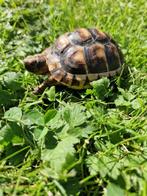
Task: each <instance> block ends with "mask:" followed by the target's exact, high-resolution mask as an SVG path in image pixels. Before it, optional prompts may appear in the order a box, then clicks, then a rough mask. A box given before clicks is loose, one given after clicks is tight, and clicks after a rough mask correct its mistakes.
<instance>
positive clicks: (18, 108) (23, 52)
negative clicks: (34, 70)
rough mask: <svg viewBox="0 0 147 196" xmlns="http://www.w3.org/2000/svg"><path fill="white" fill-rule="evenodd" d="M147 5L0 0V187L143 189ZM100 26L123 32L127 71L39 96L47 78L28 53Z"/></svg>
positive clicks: (65, 191) (22, 190)
mask: <svg viewBox="0 0 147 196" xmlns="http://www.w3.org/2000/svg"><path fill="white" fill-rule="evenodd" d="M146 10H147V4H146V1H145V0H138V1H136V0H130V1H125V0H121V1H112V0H99V1H98V0H79V1H76V0H71V1H67V0H62V1H54V0H50V1H49V0H42V1H31V0H26V1H24V0H19V1H18V0H10V1H4V0H0V15H1V17H0V54H1V55H0V105H1V107H0V117H1V120H0V195H107V196H111V195H113V196H114V195H116V196H118V195H122V196H123V195H124V196H125V195H129V196H135V195H137V196H146V195H147V120H146V111H147V106H146V105H147V75H146V71H147V69H146V68H147V64H146V63H147V61H146V52H147V50H146V39H145V35H146V34H147V32H146V28H145V27H146V24H145V21H146V19H147V17H146V16H147V13H146ZM95 26H97V27H100V28H101V29H102V30H103V31H106V32H108V33H109V34H111V35H112V36H113V38H114V39H115V40H117V42H118V43H119V45H120V46H121V48H122V50H123V53H124V55H125V64H126V65H127V66H128V67H129V68H128V70H129V73H128V75H127V76H126V75H125V74H124V75H123V76H121V77H116V78H115V79H114V80H113V82H111V81H110V80H109V79H107V78H102V79H101V80H98V81H96V82H94V83H93V84H92V86H93V88H92V89H88V90H86V91H82V92H75V91H72V90H70V89H67V88H55V87H51V88H48V89H46V91H45V92H44V93H43V94H42V95H41V96H36V95H33V93H32V89H33V87H35V86H36V85H37V84H39V83H40V82H41V81H42V80H43V77H40V76H35V75H33V74H30V73H28V72H27V71H26V70H25V69H24V66H23V63H22V60H23V59H24V57H26V56H27V55H29V54H35V53H39V52H41V51H42V50H43V49H44V48H46V47H48V46H49V45H50V44H51V43H53V42H54V40H55V39H56V37H57V36H59V35H60V34H62V33H64V32H67V31H72V30H73V29H75V28H77V27H95ZM111 83H116V84H117V88H114V87H113V85H112V84H111Z"/></svg>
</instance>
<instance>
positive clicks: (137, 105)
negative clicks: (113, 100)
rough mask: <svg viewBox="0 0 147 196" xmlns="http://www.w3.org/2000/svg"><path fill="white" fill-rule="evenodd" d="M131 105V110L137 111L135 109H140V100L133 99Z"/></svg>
mask: <svg viewBox="0 0 147 196" xmlns="http://www.w3.org/2000/svg"><path fill="white" fill-rule="evenodd" d="M131 104H132V108H133V109H134V110H137V109H139V108H141V99H134V100H133V101H132V102H131Z"/></svg>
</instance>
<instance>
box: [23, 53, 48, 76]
mask: <svg viewBox="0 0 147 196" xmlns="http://www.w3.org/2000/svg"><path fill="white" fill-rule="evenodd" d="M23 62H24V65H25V68H26V69H27V70H28V71H29V72H32V73H35V74H41V75H44V74H46V73H48V72H49V70H48V66H47V63H46V56H45V55H43V54H36V55H34V56H28V57H26V58H25V59H24V61H23Z"/></svg>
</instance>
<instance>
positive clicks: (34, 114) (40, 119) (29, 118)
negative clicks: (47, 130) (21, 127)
mask: <svg viewBox="0 0 147 196" xmlns="http://www.w3.org/2000/svg"><path fill="white" fill-rule="evenodd" d="M22 120H23V122H24V124H26V125H33V124H36V125H41V126H43V125H44V116H43V114H42V113H41V112H39V111H38V110H37V109H34V110H32V111H29V112H27V113H25V114H24V115H23V118H22Z"/></svg>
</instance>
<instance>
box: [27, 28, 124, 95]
mask: <svg viewBox="0 0 147 196" xmlns="http://www.w3.org/2000/svg"><path fill="white" fill-rule="evenodd" d="M123 62H124V58H123V54H122V52H121V50H120V48H119V46H118V44H117V43H116V42H115V41H114V39H113V38H112V37H111V36H109V35H108V34H107V33H104V32H102V31H101V30H99V29H97V28H78V29H75V31H73V32H67V33H65V34H63V35H61V36H59V37H58V38H57V40H56V41H55V43H54V44H53V45H52V46H51V47H49V48H46V49H45V50H44V51H43V52H42V53H40V54H36V55H33V56H28V57H26V58H25V59H24V64H25V67H26V69H27V70H28V71H30V72H33V73H35V74H41V75H46V74H47V75H48V79H47V80H45V81H44V82H43V83H42V84H40V85H39V86H38V87H37V88H36V90H35V93H36V94H38V93H42V92H43V91H44V90H45V88H46V87H47V86H51V85H65V86H68V87H70V88H72V89H79V90H80V89H85V88H89V87H90V82H92V81H94V80H97V79H99V78H101V77H103V76H106V77H110V76H115V75H116V74H119V73H120V72H121V69H122V64H123Z"/></svg>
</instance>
